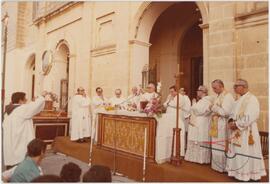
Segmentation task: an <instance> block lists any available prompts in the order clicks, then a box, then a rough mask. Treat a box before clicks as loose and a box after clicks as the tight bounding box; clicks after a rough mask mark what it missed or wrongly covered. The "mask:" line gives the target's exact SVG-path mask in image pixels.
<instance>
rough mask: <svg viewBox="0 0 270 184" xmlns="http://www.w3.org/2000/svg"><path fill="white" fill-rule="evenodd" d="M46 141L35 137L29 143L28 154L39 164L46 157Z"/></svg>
mask: <svg viewBox="0 0 270 184" xmlns="http://www.w3.org/2000/svg"><path fill="white" fill-rule="evenodd" d="M46 146H47V145H46V143H45V142H43V141H42V140H40V139H33V140H32V141H31V142H29V143H28V145H27V156H29V157H31V158H32V159H33V160H35V161H36V163H37V164H38V165H39V164H40V162H41V160H42V159H43V158H44V155H45V151H46Z"/></svg>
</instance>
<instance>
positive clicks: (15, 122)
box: [3, 92, 47, 166]
mask: <svg viewBox="0 0 270 184" xmlns="http://www.w3.org/2000/svg"><path fill="white" fill-rule="evenodd" d="M46 94H47V92H43V93H42V95H41V96H40V97H38V98H37V99H36V100H35V101H32V102H30V103H27V99H26V94H25V93H23V92H16V93H13V94H12V104H13V105H14V106H13V108H11V109H10V111H9V112H8V114H9V115H7V116H6V117H5V119H4V122H3V153H4V164H5V165H6V166H13V165H16V164H18V163H20V162H21V161H23V160H24V158H25V156H26V152H27V144H28V143H29V142H30V141H31V140H33V139H34V138H35V132H34V127H33V120H32V118H33V116H35V115H36V114H38V113H39V112H40V111H41V110H43V109H44V106H45V98H44V96H45V95H46Z"/></svg>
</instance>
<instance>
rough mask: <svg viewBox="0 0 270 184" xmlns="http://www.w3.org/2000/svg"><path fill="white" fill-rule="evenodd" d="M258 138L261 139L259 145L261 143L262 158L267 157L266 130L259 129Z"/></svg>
mask: <svg viewBox="0 0 270 184" xmlns="http://www.w3.org/2000/svg"><path fill="white" fill-rule="evenodd" d="M259 134H260V139H261V145H262V155H263V158H264V159H268V154H269V152H268V151H269V150H268V148H269V147H268V132H263V131H260V132H259Z"/></svg>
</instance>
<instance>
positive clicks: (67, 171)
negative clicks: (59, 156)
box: [60, 162, 82, 182]
mask: <svg viewBox="0 0 270 184" xmlns="http://www.w3.org/2000/svg"><path fill="white" fill-rule="evenodd" d="M81 173H82V170H81V168H80V167H79V166H78V165H77V164H75V163H72V162H69V163H67V164H65V165H64V166H63V167H62V170H61V172H60V177H61V178H62V179H63V180H64V181H65V182H79V181H80V177H81Z"/></svg>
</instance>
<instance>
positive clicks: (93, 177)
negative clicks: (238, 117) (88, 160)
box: [2, 139, 112, 183]
mask: <svg viewBox="0 0 270 184" xmlns="http://www.w3.org/2000/svg"><path fill="white" fill-rule="evenodd" d="M45 151H46V143H44V142H43V141H42V140H40V139H33V140H32V141H31V142H30V143H29V144H28V145H27V155H26V157H25V159H24V160H23V161H22V162H20V163H19V164H18V165H15V166H13V167H12V168H10V169H8V170H6V171H5V172H4V173H3V174H2V180H3V181H4V182H15V183H18V182H38V183H43V182H111V181H112V175H111V171H110V168H108V167H106V166H101V165H93V166H92V167H90V168H89V170H88V171H86V172H85V173H84V174H83V176H82V180H81V175H82V170H81V168H80V167H79V166H78V165H77V164H75V163H73V162H69V163H67V164H65V165H63V167H62V169H61V172H60V175H59V176H58V175H44V174H43V172H42V168H41V167H40V163H41V161H42V159H43V158H44V156H45Z"/></svg>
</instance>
